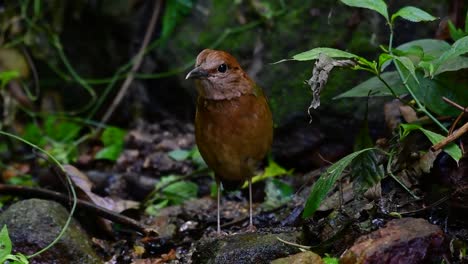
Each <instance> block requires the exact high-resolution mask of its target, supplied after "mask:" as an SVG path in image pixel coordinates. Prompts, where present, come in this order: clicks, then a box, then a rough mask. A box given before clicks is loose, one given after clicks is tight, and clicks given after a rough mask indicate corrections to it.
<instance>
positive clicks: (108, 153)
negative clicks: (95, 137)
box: [94, 144, 123, 161]
mask: <svg viewBox="0 0 468 264" xmlns="http://www.w3.org/2000/svg"><path fill="white" fill-rule="evenodd" d="M122 150H123V144H115V145H110V146H107V147H104V148H102V149H101V150H99V151H98V152H97V153H96V155H95V156H94V158H95V159H105V160H110V161H116V160H117V159H118V158H119V156H120V154H121V153H122Z"/></svg>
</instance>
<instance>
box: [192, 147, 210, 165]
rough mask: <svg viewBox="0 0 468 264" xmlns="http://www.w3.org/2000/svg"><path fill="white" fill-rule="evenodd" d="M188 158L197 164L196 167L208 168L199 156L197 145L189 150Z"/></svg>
mask: <svg viewBox="0 0 468 264" xmlns="http://www.w3.org/2000/svg"><path fill="white" fill-rule="evenodd" d="M190 159H191V160H192V162H193V163H194V164H195V165H196V166H197V168H198V169H203V168H208V165H206V162H205V160H204V159H203V157H202V156H201V154H200V151H199V150H198V148H197V147H194V148H193V149H192V151H191V152H190Z"/></svg>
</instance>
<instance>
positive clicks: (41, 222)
mask: <svg viewBox="0 0 468 264" xmlns="http://www.w3.org/2000/svg"><path fill="white" fill-rule="evenodd" d="M67 217H68V211H67V210H66V209H65V208H64V207H63V206H62V205H60V204H58V203H56V202H52V201H46V200H39V199H30V200H24V201H20V202H17V203H15V204H13V205H12V206H10V207H9V208H8V209H7V210H6V211H5V212H3V213H2V214H1V215H0V226H3V225H7V227H8V231H9V234H10V238H11V240H12V243H13V245H14V246H13V250H14V251H15V252H20V253H22V254H25V255H30V254H32V253H35V252H37V251H39V250H40V249H42V248H44V247H46V246H47V245H48V244H49V243H50V242H52V241H53V240H54V239H55V237H56V236H57V235H58V234H59V232H60V230H61V229H62V226H63V225H64V224H65V222H66V220H67ZM30 263H32V264H33V263H77V264H78V263H79V264H86V263H102V260H100V259H99V257H98V256H97V255H96V253H95V252H94V251H93V249H92V246H91V242H90V240H89V238H88V237H87V236H86V234H85V233H84V232H83V230H82V229H81V227H80V226H79V225H78V223H77V222H76V221H72V222H71V224H70V226H69V227H68V229H67V231H66V232H65V235H64V236H63V237H62V238H61V239H60V241H59V242H58V243H57V244H55V246H54V247H52V248H51V249H49V250H47V251H46V252H44V253H42V254H41V255H39V256H37V257H35V258H32V259H31V260H30Z"/></svg>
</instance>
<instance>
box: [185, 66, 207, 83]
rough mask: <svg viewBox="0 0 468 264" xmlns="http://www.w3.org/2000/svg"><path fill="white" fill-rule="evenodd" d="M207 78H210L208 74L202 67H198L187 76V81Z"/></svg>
mask: <svg viewBox="0 0 468 264" xmlns="http://www.w3.org/2000/svg"><path fill="white" fill-rule="evenodd" d="M206 77H208V72H207V71H205V70H204V69H202V68H200V67H196V68H195V69H193V70H191V71H190V72H189V73H188V74H187V76H185V79H186V80H187V79H200V78H206Z"/></svg>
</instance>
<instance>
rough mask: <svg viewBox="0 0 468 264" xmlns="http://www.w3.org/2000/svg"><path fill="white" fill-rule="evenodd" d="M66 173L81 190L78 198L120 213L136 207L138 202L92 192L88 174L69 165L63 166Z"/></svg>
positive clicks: (138, 204)
mask: <svg viewBox="0 0 468 264" xmlns="http://www.w3.org/2000/svg"><path fill="white" fill-rule="evenodd" d="M63 167H64V169H65V171H66V173H67V175H68V176H70V178H71V180H72V181H73V183H74V184H75V186H76V187H78V190H79V191H81V193H80V198H82V199H85V200H89V201H92V202H93V203H94V204H96V205H98V206H100V207H103V208H106V209H109V210H111V211H113V212H116V213H121V212H122V211H125V210H127V209H138V207H139V206H140V203H139V202H136V201H130V200H124V199H120V198H111V197H101V196H99V195H97V194H95V193H93V192H92V188H93V183H92V182H91V181H90V180H89V178H88V176H86V174H84V173H83V172H81V171H80V170H78V169H77V168H75V167H74V166H71V165H64V166H63Z"/></svg>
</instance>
